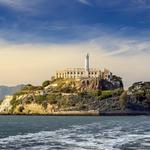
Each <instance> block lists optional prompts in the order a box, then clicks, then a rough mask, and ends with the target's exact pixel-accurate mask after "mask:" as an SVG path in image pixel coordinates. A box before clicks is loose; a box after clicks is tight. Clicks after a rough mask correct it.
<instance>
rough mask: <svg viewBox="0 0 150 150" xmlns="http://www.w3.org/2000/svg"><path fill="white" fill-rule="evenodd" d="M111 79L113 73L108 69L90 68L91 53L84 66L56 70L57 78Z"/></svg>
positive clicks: (87, 56)
mask: <svg viewBox="0 0 150 150" xmlns="http://www.w3.org/2000/svg"><path fill="white" fill-rule="evenodd" d="M97 77H100V78H101V79H107V80H111V78H112V73H111V72H110V71H109V70H108V69H104V71H101V70H100V69H97V68H90V61H89V54H87V55H86V57H85V67H84V68H66V69H64V70H60V71H56V74H55V79H58V78H75V79H76V78H97Z"/></svg>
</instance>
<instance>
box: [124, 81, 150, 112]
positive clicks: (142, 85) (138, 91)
mask: <svg viewBox="0 0 150 150" xmlns="http://www.w3.org/2000/svg"><path fill="white" fill-rule="evenodd" d="M126 107H127V108H128V109H132V110H135V111H150V82H137V83H134V84H133V85H132V86H131V87H129V90H128V92H127V100H126Z"/></svg>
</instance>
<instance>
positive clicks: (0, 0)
mask: <svg viewBox="0 0 150 150" xmlns="http://www.w3.org/2000/svg"><path fill="white" fill-rule="evenodd" d="M39 2H40V1H39V0H36V2H35V1H34V0H0V4H2V5H5V6H7V7H10V8H11V9H14V10H17V11H25V12H30V13H31V12H32V13H35V12H36V9H35V7H34V6H37V5H38V4H39Z"/></svg>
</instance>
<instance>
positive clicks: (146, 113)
mask: <svg viewBox="0 0 150 150" xmlns="http://www.w3.org/2000/svg"><path fill="white" fill-rule="evenodd" d="M141 115H145V116H150V112H98V111H95V112H88V111H72V112H71V111H68V112H53V113H47V114H39V113H33V114H23V113H22V114H9V113H2V114H0V116H141Z"/></svg>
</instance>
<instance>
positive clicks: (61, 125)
mask: <svg viewBox="0 0 150 150" xmlns="http://www.w3.org/2000/svg"><path fill="white" fill-rule="evenodd" d="M149 149H150V117H148V116H137V117H135V116H134V117H132V116H130V117H101V116H99V117H93V116H92V117H82V116H73V117H72V116H60V117H59V116H0V150H149Z"/></svg>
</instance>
